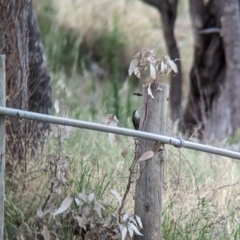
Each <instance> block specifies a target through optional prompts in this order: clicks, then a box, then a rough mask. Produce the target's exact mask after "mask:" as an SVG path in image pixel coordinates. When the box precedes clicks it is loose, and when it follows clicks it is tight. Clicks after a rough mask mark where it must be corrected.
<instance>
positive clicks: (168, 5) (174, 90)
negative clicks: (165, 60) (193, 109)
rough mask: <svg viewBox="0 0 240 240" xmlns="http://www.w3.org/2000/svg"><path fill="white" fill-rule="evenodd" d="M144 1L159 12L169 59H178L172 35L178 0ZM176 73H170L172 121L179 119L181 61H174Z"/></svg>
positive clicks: (177, 51)
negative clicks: (176, 68)
mask: <svg viewBox="0 0 240 240" xmlns="http://www.w3.org/2000/svg"><path fill="white" fill-rule="evenodd" d="M144 2H146V3H148V4H150V5H152V6H154V7H156V8H157V9H158V10H159V12H160V14H161V21H162V26H163V33H164V38H165V42H166V45H167V49H168V54H169V56H170V58H171V59H173V60H175V59H180V53H179V50H178V47H177V42H176V39H175V35H174V25H175V21H176V17H177V6H178V0H173V1H169V0H144ZM176 64H177V67H178V74H177V75H174V74H173V73H171V88H170V106H171V119H172V121H173V122H175V121H176V120H181V100H182V67H181V62H180V61H176Z"/></svg>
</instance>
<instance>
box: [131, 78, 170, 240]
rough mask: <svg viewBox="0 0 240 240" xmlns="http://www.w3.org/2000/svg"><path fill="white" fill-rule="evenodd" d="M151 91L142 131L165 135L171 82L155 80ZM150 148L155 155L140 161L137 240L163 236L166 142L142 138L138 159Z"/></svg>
mask: <svg viewBox="0 0 240 240" xmlns="http://www.w3.org/2000/svg"><path fill="white" fill-rule="evenodd" d="M157 89H161V90H157ZM151 90H152V93H153V95H154V99H153V98H151V97H150V96H149V95H148V92H147V88H145V87H144V88H143V101H142V110H141V121H140V130H142V131H145V132H150V133H155V134H162V135H164V134H165V126H166V115H167V102H168V95H169V85H168V84H164V83H153V84H152V86H151ZM156 149H157V150H156ZM149 150H153V151H154V152H155V154H154V156H153V157H152V158H150V159H148V160H146V161H142V162H140V163H139V165H140V166H139V171H140V175H139V178H138V179H137V183H136V196H135V214H137V215H138V216H139V217H140V218H141V220H142V223H143V230H142V231H141V233H142V234H143V236H135V239H136V240H143V239H144V240H160V239H161V210H162V209H161V208H162V185H163V164H164V161H165V155H166V154H165V151H164V145H163V144H161V143H156V142H154V141H150V140H145V139H141V140H140V141H139V143H137V144H136V156H135V158H136V160H137V159H139V157H140V156H141V155H142V154H143V153H144V152H146V151H149Z"/></svg>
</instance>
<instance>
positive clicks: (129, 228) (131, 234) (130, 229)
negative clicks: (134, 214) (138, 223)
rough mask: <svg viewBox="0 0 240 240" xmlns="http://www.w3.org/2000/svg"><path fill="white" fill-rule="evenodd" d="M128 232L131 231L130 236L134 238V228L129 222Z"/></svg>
mask: <svg viewBox="0 0 240 240" xmlns="http://www.w3.org/2000/svg"><path fill="white" fill-rule="evenodd" d="M127 228H128V233H129V236H130V237H131V238H132V237H133V229H132V227H131V225H129V224H128V227H127Z"/></svg>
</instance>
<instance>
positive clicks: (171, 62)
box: [166, 55, 178, 73]
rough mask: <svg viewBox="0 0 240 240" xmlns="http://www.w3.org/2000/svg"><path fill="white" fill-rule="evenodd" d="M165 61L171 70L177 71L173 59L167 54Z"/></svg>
mask: <svg viewBox="0 0 240 240" xmlns="http://www.w3.org/2000/svg"><path fill="white" fill-rule="evenodd" d="M166 61H167V63H168V65H169V67H170V68H171V70H173V71H174V72H175V73H178V69H177V65H176V63H175V62H174V61H172V60H171V59H170V57H169V56H168V55H167V56H166Z"/></svg>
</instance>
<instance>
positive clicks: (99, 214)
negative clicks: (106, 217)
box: [94, 199, 102, 218]
mask: <svg viewBox="0 0 240 240" xmlns="http://www.w3.org/2000/svg"><path fill="white" fill-rule="evenodd" d="M94 210H95V212H96V213H97V215H98V216H99V217H100V218H102V211H101V208H100V204H99V202H98V201H97V200H96V199H94Z"/></svg>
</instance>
